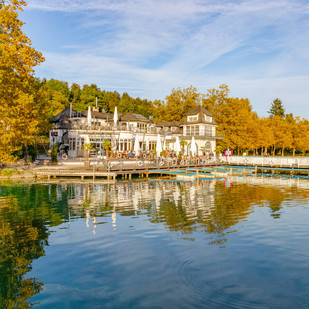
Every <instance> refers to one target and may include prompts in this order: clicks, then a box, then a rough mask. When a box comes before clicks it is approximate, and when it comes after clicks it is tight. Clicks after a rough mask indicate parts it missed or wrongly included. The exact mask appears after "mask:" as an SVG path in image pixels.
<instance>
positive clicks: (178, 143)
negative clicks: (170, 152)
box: [174, 136, 181, 155]
mask: <svg viewBox="0 0 309 309" xmlns="http://www.w3.org/2000/svg"><path fill="white" fill-rule="evenodd" d="M174 150H175V152H176V155H178V154H179V152H180V151H181V147H180V142H179V138H178V136H176V142H175V144H174Z"/></svg>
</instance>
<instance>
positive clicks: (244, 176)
mask: <svg viewBox="0 0 309 309" xmlns="http://www.w3.org/2000/svg"><path fill="white" fill-rule="evenodd" d="M244 178H246V168H244Z"/></svg>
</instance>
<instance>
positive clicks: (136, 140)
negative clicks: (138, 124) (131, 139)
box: [133, 134, 139, 155]
mask: <svg viewBox="0 0 309 309" xmlns="http://www.w3.org/2000/svg"><path fill="white" fill-rule="evenodd" d="M133 150H134V152H135V155H138V153H139V139H138V135H137V134H136V137H135V143H134V149H133Z"/></svg>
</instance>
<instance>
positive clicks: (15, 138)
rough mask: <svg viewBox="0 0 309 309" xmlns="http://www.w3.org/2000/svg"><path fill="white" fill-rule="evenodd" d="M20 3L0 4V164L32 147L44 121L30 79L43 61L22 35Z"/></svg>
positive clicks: (42, 102)
mask: <svg viewBox="0 0 309 309" xmlns="http://www.w3.org/2000/svg"><path fill="white" fill-rule="evenodd" d="M25 5H26V2H25V1H23V0H8V1H0V9H1V14H0V43H1V44H0V115H1V120H0V160H2V161H9V160H12V159H13V157H12V155H11V153H12V152H13V151H16V150H18V149H20V148H21V147H22V146H23V145H24V146H25V147H26V148H27V146H28V145H30V144H33V143H34V140H35V135H36V134H38V133H39V132H40V127H41V126H42V122H44V121H45V119H46V118H47V117H46V113H47V108H48V104H46V99H45V97H44V94H43V91H42V90H41V83H40V82H39V81H38V80H36V79H35V78H34V77H33V72H34V69H33V67H35V66H36V65H39V64H40V63H42V62H43V61H44V58H43V56H42V54H41V53H40V52H38V51H36V50H35V49H34V48H33V47H32V46H31V41H30V39H29V38H28V37H27V36H26V35H25V34H24V33H23V31H22V30H21V27H22V25H23V22H22V21H20V20H19V19H18V11H22V10H23V9H22V7H23V6H25Z"/></svg>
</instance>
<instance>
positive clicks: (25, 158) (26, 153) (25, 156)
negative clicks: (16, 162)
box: [24, 144, 28, 163]
mask: <svg viewBox="0 0 309 309" xmlns="http://www.w3.org/2000/svg"><path fill="white" fill-rule="evenodd" d="M24 147H25V153H24V160H25V163H28V145H27V144H24Z"/></svg>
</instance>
